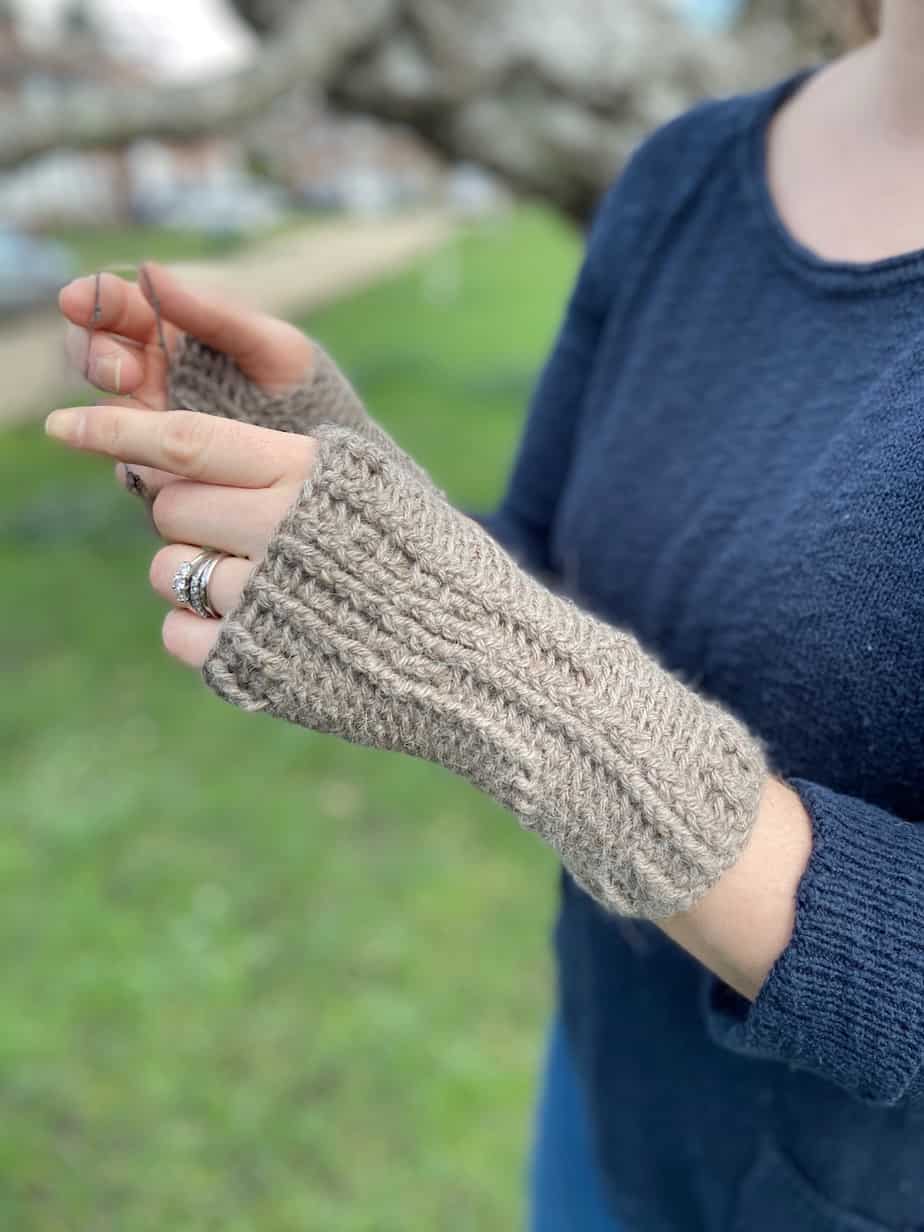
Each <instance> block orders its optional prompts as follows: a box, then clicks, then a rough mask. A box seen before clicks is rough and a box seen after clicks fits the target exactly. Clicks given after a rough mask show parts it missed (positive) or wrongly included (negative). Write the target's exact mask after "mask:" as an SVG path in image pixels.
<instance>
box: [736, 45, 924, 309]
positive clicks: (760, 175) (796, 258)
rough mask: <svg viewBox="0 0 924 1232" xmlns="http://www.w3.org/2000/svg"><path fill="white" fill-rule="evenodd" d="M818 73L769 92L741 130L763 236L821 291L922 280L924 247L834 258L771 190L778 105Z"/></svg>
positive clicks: (751, 195) (804, 71) (802, 73)
mask: <svg viewBox="0 0 924 1232" xmlns="http://www.w3.org/2000/svg"><path fill="white" fill-rule="evenodd" d="M818 71H819V67H817V66H816V67H812V68H806V69H802V70H800V71H799V72H798V73H796V74H794V75H793V76H791V77H788V78H787V79H786V80H785V81H783V82H781V83H780V84H779V85H777V86H775V87H773V88H772V89H771V90H768V91H766V92H765V94H764V95H762V96H761V105H760V106H759V107H758V108H757V110H756V112H755V113H754V114H753V116H752V119H751V122H750V123H749V124H747V125H746V126H745V128H744V132H743V134H742V135H743V141H742V144H741V149H742V151H743V154H744V160H743V163H744V166H743V169H744V180H745V185H746V188H747V190H748V196H749V198H750V200H751V204H752V206H753V207H754V209H755V212H756V215H757V221H758V224H759V225H760V228H761V230H762V231H763V233H764V236H765V238H766V239H767V241H768V242H769V244H770V246H771V247H772V248H773V249H774V250H775V252H776V254H777V256H778V257H779V258H780V259H781V260H782V261H783V263H784V264H785V265H786V266H787V268H788V269H790V270H791V271H792V272H793V273H795V274H797V275H798V276H800V277H801V278H803V279H804V280H806V281H808V282H810V283H812V284H814V285H815V286H816V287H818V288H819V289H821V290H823V291H830V292H833V293H840V294H845V293H847V294H849V293H851V292H856V293H861V292H866V293H869V292H872V291H878V290H884V289H886V288H889V287H892V286H894V285H896V284H902V283H908V282H912V281H915V280H917V279H920V278H924V248H918V249H915V250H914V251H911V252H906V253H899V254H898V255H897V256H894V257H885V258H884V259H882V260H879V261H830V260H828V259H827V258H825V257H822V256H820V255H819V254H818V253H817V252H815V251H814V250H813V249H811V248H809V247H808V246H807V245H806V244H803V243H802V242H801V241H800V240H798V239H796V237H795V236H794V235H793V233H792V232H791V231H790V229H789V227H788V226H787V225H786V223H785V222H784V221H783V219H782V217H781V215H780V213H779V210H778V209H777V207H776V201H775V200H774V198H773V193H772V192H771V189H770V176H769V167H768V143H769V133H770V125H771V124H772V122H773V120H774V118H775V116H776V114H777V112H778V111H779V110H780V108H782V107H783V106H784V105H785V104H786V103H787V102H788V101H789V100H790V99H791V98H792V97H793V95H794V94H796V93H797V92H798V91H799V90H800V89H801V88H802V86H803V85H805V83H806V82H807V81H808V80H809V79H810V78H811V77H812V76H814V74H815V73H816V72H818Z"/></svg>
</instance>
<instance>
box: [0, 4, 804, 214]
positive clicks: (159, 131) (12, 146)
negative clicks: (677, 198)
mask: <svg viewBox="0 0 924 1232" xmlns="http://www.w3.org/2000/svg"><path fill="white" fill-rule="evenodd" d="M753 3H754V4H755V6H757V5H762V6H763V8H762V10H761V12H762V14H763V15H759V14H758V13H755V15H754V16H753V17H752V19H751V20H750V21H749V22H747V23H746V25H745V26H744V27H743V28H742V30H740V31H739V32H738V33H737V34H736V35H735V36H727V37H722V36H706V35H704V34H701V33H698V32H697V31H695V30H693V29H691V28H690V27H689V26H688V25H686V24H685V23H683V22H681V21H680V20H678V18H677V15H676V10H675V8H674V7H673V5H672V3H671V2H670V0H633V2H632V3H630V2H629V0H624V2H623V3H622V4H614V3H613V0H503V3H502V4H499V3H498V0H233V4H234V7H235V8H236V9H237V11H238V13H239V14H241V15H242V16H244V17H245V18H246V19H247V20H249V21H250V22H251V24H252V25H253V27H254V28H255V29H257V30H258V31H260V32H261V33H262V34H263V35H264V36H265V38H266V42H265V45H264V49H263V51H262V53H261V54H260V56H259V57H258V59H257V62H256V63H255V65H254V66H253V67H252V68H248V69H247V70H245V71H243V72H239V73H236V74H234V75H233V76H231V77H228V78H226V79H224V80H221V81H215V82H211V83H207V84H204V85H195V86H182V87H176V86H171V87H170V88H161V89H156V88H147V89H142V90H123V89H117V90H116V89H105V88H103V87H91V86H87V87H84V88H81V89H79V90H77V91H75V92H74V93H73V94H68V95H67V96H66V97H64V98H62V97H58V98H56V99H54V100H52V101H50V102H49V103H48V104H47V105H46V106H44V107H41V108H39V107H37V106H36V105H35V104H30V105H23V106H22V107H21V108H20V107H18V108H16V109H14V110H13V111H12V114H9V113H7V114H3V115H0V167H3V166H12V165H14V164H16V163H18V162H22V161H23V160H24V159H25V158H27V157H29V156H31V155H34V154H38V153H41V152H43V151H46V150H51V149H55V148H59V147H63V146H84V147H86V146H101V145H121V144H124V143H125V142H128V141H130V140H132V139H134V138H137V137H142V136H155V135H156V136H162V137H163V136H166V137H173V138H181V139H182V138H192V137H195V136H199V135H201V134H204V133H208V132H214V131H220V130H222V129H227V128H228V127H230V126H233V125H236V124H239V123H240V122H242V121H243V120H245V119H247V118H249V117H250V116H252V115H255V114H256V113H258V112H259V111H260V110H261V109H263V108H264V107H266V106H267V105H268V104H269V103H271V102H272V101H273V100H274V99H276V98H277V97H279V96H280V95H282V94H284V93H285V92H286V91H288V90H289V89H290V88H291V87H293V86H295V85H305V86H312V87H313V88H315V89H316V90H317V91H318V92H320V93H322V94H326V96H327V97H328V99H329V100H331V101H332V102H334V103H336V104H338V105H340V106H342V107H345V108H348V109H350V110H353V111H360V112H365V113H367V114H371V115H375V116H379V117H381V118H384V119H389V120H396V121H400V122H403V123H405V124H407V125H408V126H410V127H411V128H413V129H415V130H416V131H417V132H418V133H420V134H421V135H422V136H423V137H425V138H426V139H427V140H428V141H429V142H431V143H432V144H433V145H435V146H436V147H437V148H439V149H440V150H442V151H444V152H445V153H446V154H447V155H448V156H450V157H452V158H467V159H471V160H473V161H476V162H480V163H482V164H484V165H486V166H488V167H491V168H493V169H494V170H495V171H497V172H499V173H500V174H501V175H503V176H504V177H506V178H507V180H508V181H510V182H511V183H512V184H513V185H514V186H515V187H517V188H520V189H522V190H525V191H527V192H529V193H531V194H535V195H538V196H540V197H542V198H544V199H546V200H548V201H550V202H552V203H554V204H555V205H556V206H558V207H559V208H560V209H562V210H564V211H565V212H566V213H568V214H570V215H572V216H573V217H575V218H578V219H581V220H584V219H586V217H587V215H588V213H589V212H590V211H591V209H592V208H593V205H594V203H595V201H596V200H597V199H598V197H599V196H600V194H601V192H602V191H603V190H604V189H605V187H606V186H607V184H608V183H609V182H610V180H611V179H612V177H613V175H614V173H615V172H616V170H617V169H618V167H619V166H620V164H621V163H622V162H623V161H624V159H625V158H626V156H627V154H628V153H629V152H630V150H631V149H632V148H633V146H634V145H635V144H636V143H637V142H638V141H639V140H640V138H641V137H642V136H643V135H644V134H645V133H647V132H649V131H650V130H651V129H652V128H654V127H655V126H656V125H658V124H660V123H662V122H663V121H664V120H666V119H668V118H670V117H671V116H672V115H674V114H676V113H677V112H678V111H680V110H682V109H683V108H684V107H685V106H687V105H689V103H690V102H692V101H694V100H696V99H698V98H702V97H703V96H706V95H708V94H715V93H724V92H730V91H733V90H736V89H740V88H753V87H755V86H757V85H759V84H761V83H762V82H764V81H768V80H770V79H771V78H772V77H775V76H778V75H780V74H781V73H783V72H785V71H787V70H788V69H789V68H790V67H792V66H793V65H794V64H795V63H796V61H797V58H798V51H797V42H796V40H795V38H794V36H793V34H792V28H791V26H790V25H787V23H786V21H784V20H782V19H779V18H773V17H772V16H768V15H767V7H768V6H767V4H766V2H765V0H753ZM804 3H805V0H787V4H788V5H789V7H790V8H792V7H793V6H797V5H800V4H804ZM770 8H771V9H772V5H771V6H770ZM789 16H790V19H791V17H792V15H791V14H789Z"/></svg>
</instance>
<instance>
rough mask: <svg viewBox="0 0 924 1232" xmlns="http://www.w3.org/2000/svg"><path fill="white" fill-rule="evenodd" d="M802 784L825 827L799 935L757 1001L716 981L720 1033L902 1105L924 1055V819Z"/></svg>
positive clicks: (800, 912) (715, 1027) (715, 1018)
mask: <svg viewBox="0 0 924 1232" xmlns="http://www.w3.org/2000/svg"><path fill="white" fill-rule="evenodd" d="M790 785H791V786H792V787H793V788H794V789H795V791H796V792H798V794H799V796H800V797H801V799H802V803H803V805H804V806H805V808H806V810H807V811H808V814H809V816H810V818H811V820H812V828H813V832H814V845H813V850H812V856H811V859H810V860H809V864H808V867H807V869H806V872H805V874H804V876H803V878H802V881H801V883H800V885H799V890H798V894H797V897H796V921H795V927H794V930H793V936H792V938H791V940H790V943H789V945H788V946H787V948H786V949H785V950H784V951H783V953H782V954H781V955H780V957H779V959H778V960H777V962H776V964H775V965H774V967H773V969H772V970H771V972H770V974H769V976H768V977H767V980H766V981H765V983H764V985H763V987H762V988H761V990H760V993H759V994H758V997H757V999H756V1001H755V1002H754V1003H753V1005H751V1004H749V1003H748V1002H747V1001H746V1000H745V999H744V998H743V997H739V996H738V995H737V994H736V993H733V992H731V990H729V989H728V988H727V986H726V985H724V984H723V983H722V981H720V980H718V979H716V978H712V979H710V981H709V988H708V990H707V1005H706V1018H707V1023H708V1026H709V1031H710V1034H711V1036H712V1038H713V1039H714V1040H715V1041H716V1043H718V1044H721V1045H722V1046H723V1047H726V1048H729V1049H731V1050H732V1051H734V1052H739V1053H744V1054H747V1055H749V1056H752V1057H761V1058H764V1059H768V1060H779V1061H784V1062H788V1063H789V1064H791V1065H794V1066H796V1067H798V1068H800V1069H807V1070H810V1071H812V1072H813V1073H815V1074H816V1075H818V1076H820V1077H823V1078H826V1079H828V1080H829V1081H832V1082H835V1083H837V1084H838V1085H840V1086H841V1087H844V1088H846V1089H847V1090H848V1091H850V1092H851V1093H852V1094H854V1095H855V1096H857V1097H858V1098H860V1099H862V1100H865V1101H867V1102H870V1103H875V1104H883V1105H894V1104H896V1103H897V1102H898V1101H900V1100H901V1099H902V1098H903V1097H905V1096H906V1095H907V1094H908V1093H909V1090H910V1089H912V1088H916V1087H917V1083H916V1082H915V1078H916V1076H917V1075H918V1074H919V1071H920V1070H921V1066H922V1060H924V826H918V825H914V824H912V823H910V822H906V821H902V820H900V819H898V818H896V817H894V816H892V815H891V814H889V813H886V812H884V811H883V810H882V809H879V808H876V807H874V806H872V805H868V804H864V803H863V802H862V801H860V800H856V799H853V798H851V797H848V796H842V795H838V794H837V793H836V792H833V791H829V790H828V789H827V788H824V787H820V786H818V785H817V784H814V783H809V782H805V781H803V780H800V779H794V780H792V781H791V784H790Z"/></svg>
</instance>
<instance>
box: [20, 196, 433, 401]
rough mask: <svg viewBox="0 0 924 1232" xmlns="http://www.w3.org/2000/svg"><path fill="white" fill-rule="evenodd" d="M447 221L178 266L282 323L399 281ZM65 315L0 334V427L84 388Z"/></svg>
mask: <svg viewBox="0 0 924 1232" xmlns="http://www.w3.org/2000/svg"><path fill="white" fill-rule="evenodd" d="M453 230H454V223H453V220H452V218H451V217H450V216H449V215H446V214H441V213H440V214H436V213H421V214H413V215H408V216H406V217H399V218H394V219H386V220H374V221H342V220H338V221H336V222H331V223H322V224H318V225H315V226H311V227H306V228H305V230H304V232H289V233H288V234H286V235H282V236H277V237H275V238H274V239H272V240H268V241H267V242H266V243H265V244H259V245H257V246H255V247H253V248H249V249H247V250H245V251H244V252H243V253H241V254H240V255H239V256H236V257H232V258H230V259H228V260H224V261H221V262H209V263H205V262H204V263H202V264H201V265H200V264H196V265H189V264H183V265H177V266H175V267H174V268H175V269H176V270H177V271H178V272H179V273H181V274H182V276H183V277H184V278H188V279H189V280H190V282H192V283H193V284H194V285H197V286H201V287H202V288H204V289H205V288H207V289H209V290H214V291H219V292H221V293H223V294H225V295H229V296H231V297H233V298H234V299H236V300H238V301H239V302H241V303H244V304H248V305H250V306H251V307H254V308H259V309H262V310H263V311H265V312H272V313H275V314H277V315H280V316H283V315H285V314H287V313H288V312H291V311H294V310H296V309H311V308H313V307H316V306H317V305H319V304H322V303H326V302H327V301H329V300H332V299H336V298H338V297H339V296H341V295H345V294H347V293H349V292H350V291H355V290H357V289H359V288H360V287H363V286H367V285H368V284H369V283H372V282H375V281H376V280H378V279H379V278H382V277H385V276H386V275H388V274H391V273H395V272H397V271H399V270H401V269H402V268H404V267H405V266H406V265H408V264H409V263H410V262H412V261H413V260H414V259H415V258H417V257H420V256H422V255H424V254H426V253H428V252H431V251H433V250H434V249H435V248H438V247H439V246H440V245H441V244H443V243H445V242H446V241H447V240H448V239H449V238H450V236H451V235H452V234H453ZM62 334H63V329H62V325H61V318H60V317H59V315H58V314H57V313H56V312H55V311H53V310H50V311H48V312H47V313H42V314H39V315H33V316H29V317H27V318H25V319H23V320H21V321H17V322H16V323H14V324H11V325H6V326H0V374H2V376H0V425H2V424H8V423H15V422H21V421H22V420H24V419H27V418H29V417H34V416H36V415H39V416H42V415H45V414H47V412H48V411H50V410H52V409H53V408H54V406H55V405H56V403H58V402H59V401H60V399H61V398H62V397H64V396H66V395H67V394H68V392H71V391H73V390H74V389H75V387H79V380H78V381H77V382H76V386H75V382H74V380H73V379H72V378H71V376H70V373H69V371H68V369H67V367H66V366H65V362H64V356H63V348H62V343H61V339H62Z"/></svg>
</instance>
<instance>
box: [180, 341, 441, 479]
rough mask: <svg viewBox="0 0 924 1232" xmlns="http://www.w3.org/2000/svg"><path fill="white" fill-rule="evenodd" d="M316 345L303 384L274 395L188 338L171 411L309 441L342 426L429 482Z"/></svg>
mask: <svg viewBox="0 0 924 1232" xmlns="http://www.w3.org/2000/svg"><path fill="white" fill-rule="evenodd" d="M313 345H314V362H313V364H312V367H311V372H310V374H309V377H308V379H307V380H306V381H305V383H304V384H303V385H300V386H297V387H296V388H295V389H292V390H289V391H288V392H285V393H281V394H274V393H268V392H266V391H265V390H263V389H261V388H260V386H259V385H256V384H255V383H254V382H253V381H251V380H250V379H249V377H246V376H245V375H244V373H243V372H242V371H241V370H240V368H239V367H238V366H237V364H236V363H235V362H234V360H233V359H232V358H231V357H230V356H229V355H226V354H225V353H224V352H222V351H216V350H215V349H214V347H210V346H208V345H207V343H205V342H200V340H199V339H198V338H195V337H193V336H192V335H191V334H186V335H185V336H184V338H183V340H182V341H181V343H180V346H179V348H178V349H177V353H176V355H174V357H173V359H172V362H171V364H170V380H169V390H168V405H169V406H171V407H179V408H182V409H184V410H189V411H201V412H202V413H203V414H206V415H220V416H221V417H222V418H224V419H239V420H243V421H244V422H245V423H251V424H256V425H257V426H258V427H261V428H273V429H275V430H276V431H277V432H297V433H300V434H302V435H306V436H309V435H313V433H314V430H315V428H317V427H318V426H319V425H320V424H322V423H333V424H340V425H341V426H342V427H344V428H352V430H353V431H354V432H358V433H359V434H360V435H361V436H364V437H366V438H367V439H368V440H371V441H374V442H376V443H377V444H378V445H379V446H380V447H381V448H382V449H384V450H385V451H386V453H390V454H393V455H394V456H396V457H398V458H400V459H401V461H402V462H403V464H404V465H405V466H407V467H409V468H412V469H413V470H414V471H415V472H416V473H417V475H418V476H419V477H420V478H421V479H426V480H427V482H430V480H429V477H428V476H427V475H426V472H425V471H423V470H422V469H421V468H420V467H419V466H418V465H417V463H416V462H414V460H413V459H412V458H410V457H409V456H408V454H406V453H405V452H404V451H403V450H402V449H401V448H400V446H398V445H397V444H396V443H395V442H394V441H393V440H392V438H391V437H390V436H389V435H388V433H387V432H386V431H385V430H384V429H383V428H381V427H379V425H378V424H377V423H376V422H375V420H374V419H373V418H372V417H371V416H370V415H369V414H368V412H367V411H366V408H365V407H364V406H363V404H362V401H361V400H360V398H359V395H358V394H357V392H356V390H355V389H354V388H353V386H352V385H351V384H350V382H349V380H348V379H347V378H346V376H344V374H343V373H342V372H341V371H340V369H339V368H338V367H337V365H336V364H335V363H334V361H333V360H332V359H331V357H330V356H329V355H328V354H327V352H326V351H325V350H324V348H323V347H321V346H318V344H317V343H314V344H313Z"/></svg>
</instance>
